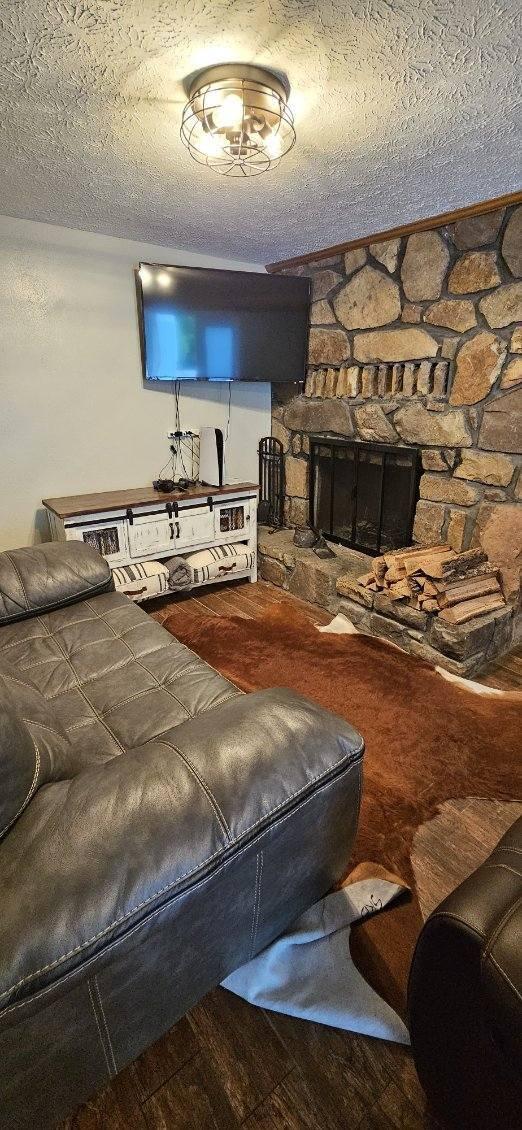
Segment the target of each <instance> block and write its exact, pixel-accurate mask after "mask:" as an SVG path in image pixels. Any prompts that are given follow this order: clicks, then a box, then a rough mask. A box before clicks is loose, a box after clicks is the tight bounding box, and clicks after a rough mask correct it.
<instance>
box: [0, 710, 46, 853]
mask: <svg viewBox="0 0 522 1130" xmlns="http://www.w3.org/2000/svg"><path fill="white" fill-rule="evenodd" d="M29 737H30V738H31V741H32V743H33V746H34V752H35V765H34V773H33V779H32V781H31V784H30V787H29V792H28V793H27V796H26V798H25V800H24V802H23V804H21V805H20V808H19V809H18V812H17V813H16V814H15V815H14V816H13V818H12V820H8V822H7V824H6V825H5V827H4V828H1V829H0V836H3V835H4V833H5V832H7V830H8V829H9V828H11V827H12V826H13V824H14V823H15V820H18V817H19V816H20V815H21V814H22V812H23V811H24V808H26V807H27V805H28V804H29V801H30V799H31V797H32V795H33V793H34V791H35V789H36V786H37V784H38V776H39V773H40V750H39V749H38V744H37V742H36V741H35V739H34V738H33V735H32V733H31V731H30V730H29Z"/></svg>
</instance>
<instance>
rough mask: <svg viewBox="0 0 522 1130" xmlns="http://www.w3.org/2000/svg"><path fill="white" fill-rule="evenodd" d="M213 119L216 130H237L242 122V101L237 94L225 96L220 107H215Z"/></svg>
mask: <svg viewBox="0 0 522 1130" xmlns="http://www.w3.org/2000/svg"><path fill="white" fill-rule="evenodd" d="M213 118H214V121H215V123H216V126H217V128H218V129H234V128H236V129H238V128H239V126H240V125H241V122H242V121H243V99H242V98H240V97H239V94H227V96H226V98H224V99H223V102H222V103H221V106H216V109H215V110H214V112H213Z"/></svg>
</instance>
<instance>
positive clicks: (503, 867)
mask: <svg viewBox="0 0 522 1130" xmlns="http://www.w3.org/2000/svg"><path fill="white" fill-rule="evenodd" d="M481 870H482V871H509V872H510V873H511V875H516V877H517V879H521V878H522V872H521V871H520V870H517V868H516V867H509V866H508V864H507V863H498V862H496V863H483V864H482V868H481Z"/></svg>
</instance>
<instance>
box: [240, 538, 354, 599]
mask: <svg viewBox="0 0 522 1130" xmlns="http://www.w3.org/2000/svg"><path fill="white" fill-rule="evenodd" d="M293 537H294V531H293V530H271V529H270V528H269V527H268V526H259V527H258V550H259V573H260V575H261V577H262V578H263V580H265V581H271V583H272V584H273V585H278V587H279V588H282V589H286V590H287V591H288V592H291V593H293V595H294V596H300V597H301V599H302V600H307V601H308V602H309V603H310V604H318V605H319V606H320V608H326V609H327V610H328V611H329V612H332V613H335V612H337V610H338V608H339V599H340V598H339V594H338V592H337V588H336V582H337V578H338V577H340V576H341V575H345V576H350V577H353V579H354V580H355V579H356V578H357V577H359V576H360V575H361V573H365V572H368V569H369V568H370V567H371V558H369V557H367V556H366V554H364V553H358V552H357V551H356V550H354V549H345V548H344V546H335V556H334V557H331V558H329V559H328V560H326V561H321V558H320V557H317V555H316V554H315V553H314V552H313V550H312V549H299V548H298V547H297V546H296V545H294V542H293Z"/></svg>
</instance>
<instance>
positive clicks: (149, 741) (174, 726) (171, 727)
mask: <svg viewBox="0 0 522 1130" xmlns="http://www.w3.org/2000/svg"><path fill="white" fill-rule="evenodd" d="M237 694H241V691H238V692H237ZM233 698H237V695H236V694H231V695H230V698H225V699H220V700H219V702H217V703H213V704H212V706H207V707H205V709H204V710H202V711H201V712H200V713H201V714H207V713H208V711H209V710H213V709H214V706H221V705H222V703H223V702H229V701H231V700H232V699H233ZM197 717H198V718H199V714H198V715H197ZM177 728H178V726H177V724H176V723H175V722H174V723H173V722H171V723H170V724H169V725H168V726H165V729H164V730H158V732H157V734H153V736H152V737H151V738H147V740H146V741H144V742H140V743H139V745H153V744H154V742H159V741H160V740H161V738H162V737H163V735H164V734H169V733H170V731H171V730H177ZM138 748H139V747H138V746H129V750H131V749H138Z"/></svg>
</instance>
